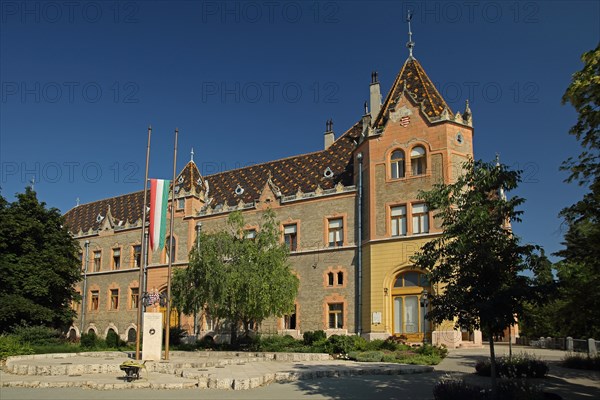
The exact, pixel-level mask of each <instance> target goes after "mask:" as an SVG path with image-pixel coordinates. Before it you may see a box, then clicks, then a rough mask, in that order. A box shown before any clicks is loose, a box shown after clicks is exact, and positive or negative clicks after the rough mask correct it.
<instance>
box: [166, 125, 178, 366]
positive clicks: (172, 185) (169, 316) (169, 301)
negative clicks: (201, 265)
mask: <svg viewBox="0 0 600 400" xmlns="http://www.w3.org/2000/svg"><path fill="white" fill-rule="evenodd" d="M178 136H179V130H178V129H177V128H175V148H174V150H173V180H172V181H171V224H170V227H169V252H168V253H169V267H168V269H167V321H166V328H165V360H168V359H169V339H170V338H169V336H170V335H169V331H170V330H171V270H172V268H173V258H174V257H175V254H176V253H175V252H174V251H173V223H174V221H175V178H176V176H175V175H176V174H177V137H178Z"/></svg>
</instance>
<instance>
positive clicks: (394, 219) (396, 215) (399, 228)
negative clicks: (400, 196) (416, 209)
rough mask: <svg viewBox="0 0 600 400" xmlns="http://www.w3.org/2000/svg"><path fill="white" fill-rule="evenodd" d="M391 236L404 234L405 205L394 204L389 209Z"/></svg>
mask: <svg viewBox="0 0 600 400" xmlns="http://www.w3.org/2000/svg"><path fill="white" fill-rule="evenodd" d="M390 219H391V221H390V222H391V228H392V236H405V235H406V206H395V207H392V208H391V209H390Z"/></svg>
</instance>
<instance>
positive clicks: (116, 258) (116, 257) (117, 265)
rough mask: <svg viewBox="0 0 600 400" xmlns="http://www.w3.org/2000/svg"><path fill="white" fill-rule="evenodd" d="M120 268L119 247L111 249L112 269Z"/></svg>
mask: <svg viewBox="0 0 600 400" xmlns="http://www.w3.org/2000/svg"><path fill="white" fill-rule="evenodd" d="M120 268H121V249H120V248H119V249H113V269H120Z"/></svg>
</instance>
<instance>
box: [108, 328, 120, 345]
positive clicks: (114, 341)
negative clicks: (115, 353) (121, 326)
mask: <svg viewBox="0 0 600 400" xmlns="http://www.w3.org/2000/svg"><path fill="white" fill-rule="evenodd" d="M120 341H121V339H119V335H117V333H116V332H115V331H113V330H109V331H108V333H107V334H106V345H107V346H108V347H113V348H119V344H120V343H119V342H120Z"/></svg>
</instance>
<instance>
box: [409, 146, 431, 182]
mask: <svg viewBox="0 0 600 400" xmlns="http://www.w3.org/2000/svg"><path fill="white" fill-rule="evenodd" d="M410 165H411V168H412V175H413V176H416V175H423V174H425V171H426V170H427V157H426V156H425V148H424V147H423V146H415V147H413V149H412V150H411V152H410Z"/></svg>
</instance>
